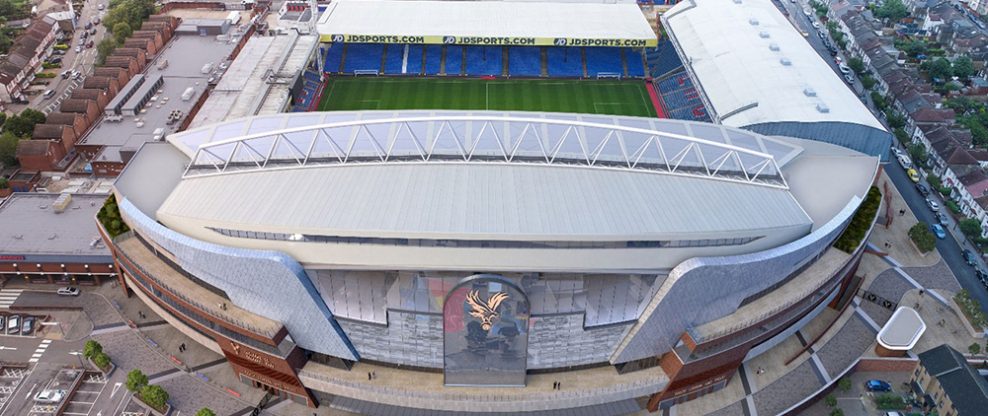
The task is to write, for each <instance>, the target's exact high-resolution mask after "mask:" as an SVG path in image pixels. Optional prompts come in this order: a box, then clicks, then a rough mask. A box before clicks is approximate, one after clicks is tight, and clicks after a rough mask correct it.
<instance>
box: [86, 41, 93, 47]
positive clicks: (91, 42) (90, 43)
mask: <svg viewBox="0 0 988 416" xmlns="http://www.w3.org/2000/svg"><path fill="white" fill-rule="evenodd" d="M93 45H94V43H93V41H92V40H90V41H89V43H87V44H86V47H87V48H92V47H93Z"/></svg>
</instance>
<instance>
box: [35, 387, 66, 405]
mask: <svg viewBox="0 0 988 416" xmlns="http://www.w3.org/2000/svg"><path fill="white" fill-rule="evenodd" d="M63 398H65V390H47V389H46V390H42V391H39V392H38V394H35V395H34V401H35V402H38V403H44V404H55V403H59V402H61V401H62V399H63Z"/></svg>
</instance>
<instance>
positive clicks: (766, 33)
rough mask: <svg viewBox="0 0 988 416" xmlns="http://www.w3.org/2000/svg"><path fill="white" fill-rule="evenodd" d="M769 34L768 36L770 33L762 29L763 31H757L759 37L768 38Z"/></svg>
mask: <svg viewBox="0 0 988 416" xmlns="http://www.w3.org/2000/svg"><path fill="white" fill-rule="evenodd" d="M769 36H770V35H769V34H768V32H766V31H764V30H763V31H761V32H758V37H760V38H762V39H768V38H769Z"/></svg>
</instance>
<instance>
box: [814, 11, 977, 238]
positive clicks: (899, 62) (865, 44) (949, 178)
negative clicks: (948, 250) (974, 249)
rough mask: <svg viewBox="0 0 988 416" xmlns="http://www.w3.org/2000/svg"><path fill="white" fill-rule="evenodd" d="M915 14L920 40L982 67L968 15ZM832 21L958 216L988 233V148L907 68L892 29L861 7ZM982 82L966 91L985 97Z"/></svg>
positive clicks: (915, 71) (917, 75) (951, 12)
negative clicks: (897, 116)
mask: <svg viewBox="0 0 988 416" xmlns="http://www.w3.org/2000/svg"><path fill="white" fill-rule="evenodd" d="M844 3H846V2H844ZM914 13H915V14H916V15H918V16H920V17H916V18H914V22H915V24H916V26H917V27H922V28H924V29H922V30H921V31H919V32H918V36H920V37H926V39H929V40H930V41H935V42H937V43H939V44H940V45H943V47H944V50H945V52H946V53H947V54H948V57H956V56H960V55H966V56H969V57H971V58H972V60H974V61H975V62H976V65H978V66H984V61H985V59H988V36H986V35H985V33H984V31H983V30H980V29H977V28H974V29H972V28H971V27H970V25H968V24H967V23H963V22H969V19H968V17H967V16H966V15H964V14H963V13H961V12H959V11H958V10H956V8H955V7H954V6H953V5H951V4H949V3H937V4H934V5H931V6H930V7H929V8H928V9H914ZM831 17H832V18H836V21H837V23H838V26H839V27H840V29H841V31H842V32H843V33H844V34H845V36H846V37H847V39H848V48H847V49H848V52H849V53H850V55H851V56H853V57H857V58H860V59H861V60H862V61H863V62H864V63H865V67H866V68H867V69H868V70H869V71H870V72H871V73H872V74H874V75H875V80H876V86H875V91H877V92H879V93H881V94H882V95H883V96H885V97H886V99H887V100H888V104H889V106H890V107H891V108H893V109H894V111H895V112H896V113H897V114H900V115H902V116H903V117H904V118H905V121H906V125H905V127H904V128H903V130H904V131H905V133H906V134H907V135H908V137H909V139H910V140H912V142H914V143H921V144H922V145H923V146H924V147H925V149H926V150H927V152H928V155H929V157H930V164H929V168H930V169H931V171H932V172H933V174H935V175H937V176H939V177H940V178H941V180H942V184H943V186H944V187H947V188H949V189H950V198H951V199H953V200H954V201H955V202H956V203H957V204H958V206H959V208H960V210H961V213H962V214H964V215H965V216H967V217H970V218H976V219H978V220H979V221H980V222H981V224H982V229H983V230H985V229H988V174H986V173H985V169H986V168H988V150H985V149H980V148H974V146H973V137H972V135H971V132H970V131H969V130H968V129H967V128H965V127H964V126H961V125H959V124H957V114H955V112H954V110H952V109H950V108H947V107H944V106H943V96H941V95H940V94H939V93H937V92H935V91H934V88H933V86H932V85H931V84H930V83H928V82H926V81H925V78H924V77H922V76H921V75H920V74H919V71H918V69H917V68H915V67H914V66H910V65H906V58H907V57H906V56H905V54H904V53H903V52H901V51H899V50H898V49H896V48H895V46H893V43H894V42H893V41H894V39H895V34H894V33H895V32H894V31H892V30H890V29H888V28H884V27H883V26H882V25H881V24H880V23H879V22H878V21H877V20H876V19H874V18H873V17H872V16H871V13H870V12H869V11H867V10H864V9H863V8H854V7H850V8H843V9H841V10H839V11H838V12H837V13H836V14H835V15H832V16H831ZM889 32H891V34H890V33H889ZM980 81H982V82H977V81H975V82H973V83H972V86H971V87H967V88H965V92H966V93H968V94H981V93H984V91H982V90H981V89H979V88H978V85H988V84H986V83H985V82H984V81H985V80H984V79H980ZM982 232H983V233H985V232H984V231H982ZM983 236H988V235H983Z"/></svg>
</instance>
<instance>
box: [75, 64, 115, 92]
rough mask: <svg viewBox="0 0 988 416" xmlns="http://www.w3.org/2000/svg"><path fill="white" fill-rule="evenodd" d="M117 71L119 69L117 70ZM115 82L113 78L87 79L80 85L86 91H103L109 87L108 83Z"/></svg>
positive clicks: (98, 77)
mask: <svg viewBox="0 0 988 416" xmlns="http://www.w3.org/2000/svg"><path fill="white" fill-rule="evenodd" d="M117 69H119V68H117ZM113 80H115V78H110V77H100V76H95V77H89V78H86V80H85V81H84V82H83V83H82V87H83V88H86V89H104V88H109V87H110V82H111V81H113Z"/></svg>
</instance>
